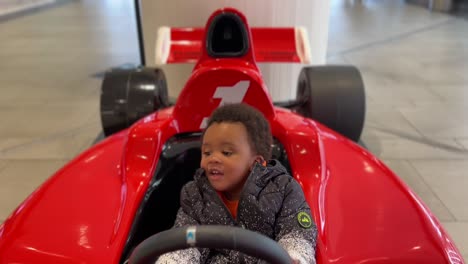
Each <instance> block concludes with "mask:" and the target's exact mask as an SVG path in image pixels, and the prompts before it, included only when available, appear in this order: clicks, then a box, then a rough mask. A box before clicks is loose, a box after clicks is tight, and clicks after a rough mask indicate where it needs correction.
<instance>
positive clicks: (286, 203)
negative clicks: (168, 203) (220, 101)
mask: <svg viewBox="0 0 468 264" xmlns="http://www.w3.org/2000/svg"><path fill="white" fill-rule="evenodd" d="M271 143H272V136H271V130H270V126H269V124H268V122H267V121H266V119H265V118H264V116H263V114H262V113H260V112H259V111H257V110H256V109H254V108H253V107H250V106H248V105H245V104H230V105H225V106H222V107H220V108H218V109H216V110H215V111H214V112H213V114H212V116H211V117H210V120H209V121H208V126H207V128H206V129H205V131H204V134H203V139H202V158H201V164H200V165H201V166H200V167H201V168H200V169H198V170H197V172H196V173H195V176H194V181H191V182H189V183H187V184H186V185H185V186H184V187H183V189H182V192H181V208H180V209H179V212H178V214H177V219H176V221H175V225H174V227H181V226H188V225H231V226H240V227H243V228H246V229H249V230H253V231H257V232H259V233H261V234H263V235H266V236H268V237H270V238H272V239H274V240H276V241H277V242H278V243H279V244H280V245H281V246H282V247H283V248H284V249H286V251H287V252H288V253H289V255H290V256H291V258H292V260H293V261H294V263H301V264H305V263H315V256H314V255H315V244H316V236H317V228H316V226H315V224H314V223H313V221H312V218H311V217H310V215H311V214H310V208H309V206H308V204H307V202H306V200H305V198H304V193H303V192H302V189H301V187H300V186H299V184H298V183H297V182H296V181H295V180H294V179H293V178H292V177H291V176H290V175H289V174H288V173H287V171H286V169H285V168H284V167H283V166H282V165H281V164H280V163H279V162H278V161H276V160H271V161H269V162H268V163H267V162H266V160H269V159H270V157H271ZM304 217H305V218H306V220H308V221H301V219H302V220H303V219H304ZM257 262H258V259H256V258H253V257H250V256H247V255H244V254H242V253H239V252H237V251H232V250H217V249H197V248H191V249H185V250H179V251H175V252H171V253H167V254H164V255H162V256H161V257H160V258H159V259H158V261H157V262H156V263H158V264H164V263H166V264H169V263H257Z"/></svg>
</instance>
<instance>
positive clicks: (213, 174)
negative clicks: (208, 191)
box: [208, 169, 224, 179]
mask: <svg viewBox="0 0 468 264" xmlns="http://www.w3.org/2000/svg"><path fill="white" fill-rule="evenodd" d="M223 175H224V173H223V171H221V170H220V169H208V177H209V178H212V179H219V178H221V177H222V176H223Z"/></svg>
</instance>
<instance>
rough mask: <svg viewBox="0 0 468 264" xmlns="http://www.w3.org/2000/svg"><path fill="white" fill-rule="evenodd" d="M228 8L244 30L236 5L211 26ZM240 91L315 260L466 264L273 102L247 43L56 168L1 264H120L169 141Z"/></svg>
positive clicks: (370, 174)
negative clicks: (227, 93) (288, 175)
mask: <svg viewBox="0 0 468 264" xmlns="http://www.w3.org/2000/svg"><path fill="white" fill-rule="evenodd" d="M226 11H229V12H234V13H236V14H237V15H238V16H239V17H240V18H241V19H242V20H243V22H244V23H245V24H246V25H247V21H246V19H245V17H244V16H243V15H242V14H241V13H239V12H238V11H236V10H232V9H223V10H219V11H217V12H216V13H214V14H213V16H212V17H211V18H210V21H211V20H212V19H213V17H214V16H216V15H217V14H219V13H221V12H226ZM210 21H208V24H207V25H209V24H210ZM249 33H251V31H249ZM197 34H201V33H197ZM249 37H250V38H251V37H252V36H251V35H250V36H249ZM203 44H204V43H203ZM253 44H255V41H253ZM270 45H274V43H271V44H270ZM283 55H284V54H283ZM287 56H289V55H287ZM293 57H294V56H292V57H291V58H290V59H289V60H290V61H293V60H296V59H297V58H293ZM186 59H187V58H186ZM265 60H266V59H265ZM236 85H237V86H247V90H246V91H245V93H244V96H243V98H241V100H242V102H244V103H247V104H250V105H252V106H254V107H256V108H257V109H259V110H260V111H261V112H262V113H263V114H264V115H265V116H266V117H267V119H268V121H269V122H270V124H271V128H272V132H273V135H274V137H275V138H276V139H277V140H278V141H280V142H281V144H282V145H283V146H284V149H285V150H286V152H287V155H288V159H289V162H290V166H291V171H292V174H293V176H294V178H295V179H296V180H297V181H298V182H299V183H300V185H301V186H302V188H303V190H304V193H305V196H306V199H307V201H308V203H309V204H310V206H311V208H312V211H313V217H314V220H315V222H316V224H317V227H318V242H317V253H316V259H317V263H411V264H414V263H463V258H462V257H461V255H460V253H459V251H458V250H457V248H456V247H455V245H454V243H453V241H452V239H451V238H450V237H449V236H448V235H447V233H446V231H445V230H444V229H443V227H442V226H441V224H440V223H439V221H438V220H437V219H436V217H435V216H434V215H433V214H432V213H431V212H430V210H429V209H428V208H427V206H426V205H425V204H424V203H423V202H422V201H421V200H420V199H419V198H418V197H417V196H416V195H415V194H414V193H413V192H412V191H411V190H410V189H409V188H408V187H407V186H406V184H404V183H403V182H402V181H401V180H400V179H399V178H398V177H397V176H396V175H395V174H394V173H393V172H392V171H391V170H390V169H388V167H387V166H385V165H384V164H383V163H382V162H381V161H379V160H378V159H377V158H376V157H375V156H374V155H372V154H371V153H370V152H368V151H367V150H365V149H363V148H361V147H360V146H358V145H357V144H355V143H354V142H352V141H350V140H348V139H346V138H344V137H343V136H341V135H339V134H337V133H336V132H334V131H332V130H330V129H328V128H327V127H325V126H323V125H321V124H319V123H317V122H315V121H313V120H311V119H307V118H304V117H302V116H300V115H298V114H296V113H294V112H292V111H290V110H288V109H283V108H279V107H275V106H274V105H273V103H272V100H271V98H270V96H269V94H268V91H267V89H266V87H265V84H264V82H263V80H262V77H261V75H260V73H259V70H258V68H257V66H256V60H255V54H254V50H253V45H250V46H249V49H248V51H247V53H246V54H245V55H244V56H242V57H241V58H222V59H213V58H212V57H210V56H209V55H208V54H207V52H206V51H204V50H203V49H202V53H201V55H200V56H199V59H198V63H197V64H196V66H195V68H194V70H193V74H192V76H191V78H190V79H189V81H188V82H187V84H186V86H185V88H184V90H183V91H182V92H181V94H180V96H179V98H178V100H177V103H176V104H175V106H173V107H169V108H166V109H163V110H160V111H157V112H155V113H153V114H151V115H149V116H146V117H145V118H143V119H141V120H140V121H138V122H137V123H135V124H134V125H132V126H131V127H130V128H129V129H126V130H123V131H121V132H119V133H117V134H115V135H113V136H110V137H108V138H107V139H105V140H103V141H102V142H100V143H98V144H97V145H95V146H93V147H91V148H90V149H88V150H87V151H85V152H84V153H82V154H81V155H79V156H78V157H76V158H75V159H73V160H72V161H71V162H69V163H68V164H67V165H66V166H64V167H63V168H62V169H60V170H59V171H58V172H56V173H55V175H53V176H52V177H51V178H50V179H48V180H47V181H46V182H45V183H44V184H43V185H42V186H40V187H39V188H38V189H37V190H36V191H35V192H34V193H32V194H31V195H30V196H29V197H28V198H27V199H26V200H25V201H24V202H23V203H22V204H21V205H20V206H19V207H18V208H17V209H16V210H15V211H14V212H13V213H12V215H11V216H10V217H9V218H8V219H7V220H6V221H5V222H4V223H3V225H2V226H0V263H55V264H59V263H119V261H121V258H122V251H123V249H124V247H125V245H126V242H127V239H128V236H129V232H130V231H131V228H132V224H133V222H134V218H135V215H136V214H137V212H138V208H139V206H140V203H141V202H142V200H143V199H144V196H145V193H146V191H147V189H148V186H149V184H150V182H151V179H152V177H153V175H154V173H155V170H156V168H157V166H158V163H159V162H160V155H161V152H162V149H163V146H164V144H165V142H167V141H168V140H169V139H170V138H172V137H174V136H176V135H180V134H184V133H192V132H197V131H200V130H201V127H203V125H202V123H203V120H204V119H205V118H206V117H208V116H209V115H210V113H211V112H212V111H213V110H214V109H215V108H216V107H218V106H219V105H220V103H221V101H222V100H225V99H226V98H227V97H226V98H224V97H222V96H221V97H218V98H217V97H216V96H215V95H216V91H217V89H218V88H220V87H221V88H223V87H224V88H226V87H231V88H233V87H236ZM226 100H228V99H226ZM160 202H161V203H164V202H165V201H164V200H162V201H160ZM156 213H161V214H164V213H165V212H156Z"/></svg>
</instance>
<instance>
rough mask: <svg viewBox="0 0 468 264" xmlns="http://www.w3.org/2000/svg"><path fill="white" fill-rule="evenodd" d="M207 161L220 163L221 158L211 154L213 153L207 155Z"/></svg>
mask: <svg viewBox="0 0 468 264" xmlns="http://www.w3.org/2000/svg"><path fill="white" fill-rule="evenodd" d="M208 162H210V163H220V162H221V160H220V159H219V157H218V155H216V154H213V155H211V156H210V157H209V160H208Z"/></svg>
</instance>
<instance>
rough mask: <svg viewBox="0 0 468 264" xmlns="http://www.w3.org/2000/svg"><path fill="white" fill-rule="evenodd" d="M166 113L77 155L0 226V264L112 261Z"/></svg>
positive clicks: (161, 138) (161, 137)
mask: <svg viewBox="0 0 468 264" xmlns="http://www.w3.org/2000/svg"><path fill="white" fill-rule="evenodd" d="M171 111H172V109H169V110H167V111H161V112H159V113H156V114H153V115H151V116H148V117H146V118H144V119H143V120H141V121H139V122H138V123H136V124H135V125H134V126H132V127H131V128H130V129H129V130H125V131H122V132H120V133H118V134H116V135H114V136H112V137H109V138H108V139H106V140H104V141H103V142H101V143H99V144H98V145H96V146H94V147H92V148H90V149H89V150H88V151H86V152H84V153H83V154H81V155H80V156H78V157H77V158H75V159H74V160H73V161H71V162H70V163H69V164H67V165H66V166H65V167H63V168H62V169H61V170H60V171H58V172H57V173H56V174H55V175H54V176H52V177H51V178H50V179H49V180H48V181H46V182H45V183H44V184H43V185H42V186H41V187H40V188H38V189H37V190H36V191H35V192H34V193H33V194H31V195H30V196H29V197H28V199H26V201H24V202H23V203H22V204H21V205H20V206H19V207H18V209H16V211H15V212H14V213H13V214H12V215H11V216H10V217H9V218H8V219H7V220H6V221H5V223H4V225H3V226H2V227H1V228H0V263H117V262H118V261H119V260H120V257H121V251H122V248H123V247H124V245H125V242H126V239H127V236H128V231H129V229H130V226H131V224H132V221H133V217H134V215H135V212H136V210H137V208H138V206H139V204H140V201H141V199H142V197H143V195H144V193H145V191H146V188H147V186H148V183H149V180H150V179H151V178H152V177H151V176H152V173H153V170H154V167H155V166H154V164H155V162H156V161H157V159H158V157H159V153H160V148H161V144H163V143H164V142H165V140H166V138H168V137H171V136H172V135H173V134H174V133H175V132H174V131H175V130H174V129H173V128H172V127H171V124H172V119H171V118H169V117H170V113H171Z"/></svg>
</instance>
